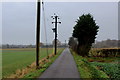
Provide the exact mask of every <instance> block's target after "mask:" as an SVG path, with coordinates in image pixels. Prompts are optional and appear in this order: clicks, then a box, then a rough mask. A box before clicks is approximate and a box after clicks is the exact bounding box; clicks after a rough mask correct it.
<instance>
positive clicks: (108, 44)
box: [92, 39, 120, 48]
mask: <svg viewBox="0 0 120 80" xmlns="http://www.w3.org/2000/svg"><path fill="white" fill-rule="evenodd" d="M92 47H93V48H115V47H116V48H117V47H120V40H111V39H107V40H104V41H96V43H93V44H92Z"/></svg>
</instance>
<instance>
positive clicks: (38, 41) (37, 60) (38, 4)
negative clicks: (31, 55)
mask: <svg viewBox="0 0 120 80" xmlns="http://www.w3.org/2000/svg"><path fill="white" fill-rule="evenodd" d="M39 47H40V0H38V2H37V28H36V69H38V68H39Z"/></svg>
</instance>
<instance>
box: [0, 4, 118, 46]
mask: <svg viewBox="0 0 120 80" xmlns="http://www.w3.org/2000/svg"><path fill="white" fill-rule="evenodd" d="M44 7H45V17H46V18H45V19H46V28H47V40H48V43H51V42H52V41H53V39H54V33H53V31H52V28H53V27H54V24H51V22H52V21H53V20H52V19H51V16H52V15H53V14H54V13H56V14H57V15H58V16H59V17H60V19H59V21H61V22H62V24H59V25H58V39H59V40H60V41H61V42H65V40H67V41H68V40H69V37H71V36H72V31H73V27H74V25H75V24H76V23H75V21H76V19H77V18H78V17H79V16H81V15H82V14H88V13H90V14H92V15H93V17H94V19H95V20H96V23H97V25H98V26H100V28H99V32H98V35H97V38H96V40H97V41H101V40H106V39H118V3H117V2H46V3H44ZM42 24H43V17H42ZM2 31H3V32H2V33H3V34H2V36H3V44H35V40H36V39H35V38H36V36H35V34H36V32H35V31H36V3H34V2H4V3H3V4H2ZM44 32H45V29H44V25H42V26H41V42H44V43H46V41H45V33H44Z"/></svg>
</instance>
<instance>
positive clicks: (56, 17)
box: [51, 14, 61, 55]
mask: <svg viewBox="0 0 120 80" xmlns="http://www.w3.org/2000/svg"><path fill="white" fill-rule="evenodd" d="M51 17H52V18H53V19H55V22H52V24H53V23H55V28H53V29H52V30H53V32H55V53H54V54H55V55H56V53H57V23H60V24H61V22H57V19H59V17H58V16H57V15H55V14H54V16H51Z"/></svg>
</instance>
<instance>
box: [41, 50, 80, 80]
mask: <svg viewBox="0 0 120 80" xmlns="http://www.w3.org/2000/svg"><path fill="white" fill-rule="evenodd" d="M39 78H80V76H79V72H78V70H77V66H76V63H75V61H74V58H73V56H72V54H71V52H70V50H69V48H66V49H65V50H64V51H63V52H62V53H61V55H60V56H59V57H58V58H57V59H56V60H55V62H54V63H53V64H52V65H51V66H50V67H49V68H48V69H47V70H46V71H45V72H43V74H42V75H41V76H40V77H39Z"/></svg>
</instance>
